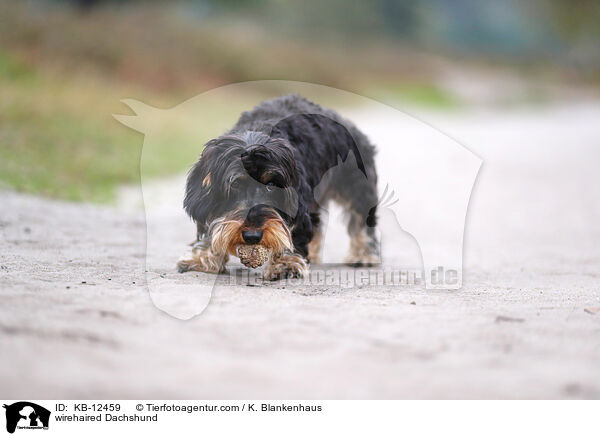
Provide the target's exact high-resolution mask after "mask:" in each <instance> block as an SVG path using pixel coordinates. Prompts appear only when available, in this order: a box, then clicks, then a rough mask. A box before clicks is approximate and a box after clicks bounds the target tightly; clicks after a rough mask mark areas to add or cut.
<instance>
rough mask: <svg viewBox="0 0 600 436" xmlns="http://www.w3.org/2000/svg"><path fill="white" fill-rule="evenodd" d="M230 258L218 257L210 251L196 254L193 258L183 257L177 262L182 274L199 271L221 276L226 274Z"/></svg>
mask: <svg viewBox="0 0 600 436" xmlns="http://www.w3.org/2000/svg"><path fill="white" fill-rule="evenodd" d="M227 260H228V256H216V255H214V254H212V253H211V252H209V251H202V252H199V253H194V254H193V255H192V257H182V258H181V259H179V261H178V262H177V271H179V272H180V273H184V272H188V271H198V272H206V273H213V274H219V273H222V272H225V264H226V263H227Z"/></svg>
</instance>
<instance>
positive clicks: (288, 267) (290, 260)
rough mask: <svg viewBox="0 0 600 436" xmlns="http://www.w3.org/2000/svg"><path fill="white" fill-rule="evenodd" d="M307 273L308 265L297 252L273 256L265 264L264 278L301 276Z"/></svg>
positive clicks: (274, 278)
mask: <svg viewBox="0 0 600 436" xmlns="http://www.w3.org/2000/svg"><path fill="white" fill-rule="evenodd" d="M307 273H308V265H307V264H306V261H305V260H304V258H302V256H300V255H298V254H284V255H281V256H277V257H274V258H273V259H271V260H270V261H269V262H268V263H267V264H266V265H265V270H264V279H265V280H281V279H291V278H302V277H304V276H305V275H306V274H307Z"/></svg>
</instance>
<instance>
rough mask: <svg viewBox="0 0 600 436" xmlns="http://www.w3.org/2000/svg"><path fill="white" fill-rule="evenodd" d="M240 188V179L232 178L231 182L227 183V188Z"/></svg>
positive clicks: (234, 189) (233, 189)
mask: <svg viewBox="0 0 600 436" xmlns="http://www.w3.org/2000/svg"><path fill="white" fill-rule="evenodd" d="M239 188H240V181H239V180H237V179H236V180H234V181H233V182H231V184H230V185H229V189H230V190H232V191H236V190H238V189H239Z"/></svg>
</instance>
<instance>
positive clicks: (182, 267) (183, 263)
mask: <svg viewBox="0 0 600 436" xmlns="http://www.w3.org/2000/svg"><path fill="white" fill-rule="evenodd" d="M191 261H192V259H179V261H178V262H177V272H178V273H180V274H182V273H184V272H188V271H191V270H192V269H191V268H192V263H191Z"/></svg>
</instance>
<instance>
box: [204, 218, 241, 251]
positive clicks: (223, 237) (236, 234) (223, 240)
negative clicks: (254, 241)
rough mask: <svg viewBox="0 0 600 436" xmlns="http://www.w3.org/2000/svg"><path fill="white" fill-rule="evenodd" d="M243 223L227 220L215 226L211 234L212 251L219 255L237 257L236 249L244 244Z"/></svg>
mask: <svg viewBox="0 0 600 436" xmlns="http://www.w3.org/2000/svg"><path fill="white" fill-rule="evenodd" d="M242 224H243V222H242V221H238V220H227V221H221V222H217V223H214V224H213V229H212V232H211V235H212V240H211V249H212V250H213V251H215V252H217V253H229V254H231V255H234V256H235V255H236V254H235V250H236V247H237V246H238V245H240V244H243V243H244V240H243V238H242V231H241V229H242Z"/></svg>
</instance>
